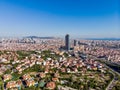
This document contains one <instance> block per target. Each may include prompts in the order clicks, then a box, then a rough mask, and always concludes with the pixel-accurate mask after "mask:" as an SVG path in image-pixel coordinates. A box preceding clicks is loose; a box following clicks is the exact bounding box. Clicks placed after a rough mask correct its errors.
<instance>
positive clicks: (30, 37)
mask: <svg viewBox="0 0 120 90" xmlns="http://www.w3.org/2000/svg"><path fill="white" fill-rule="evenodd" d="M24 38H31V39H33V38H37V39H54V38H55V37H38V36H27V37H24Z"/></svg>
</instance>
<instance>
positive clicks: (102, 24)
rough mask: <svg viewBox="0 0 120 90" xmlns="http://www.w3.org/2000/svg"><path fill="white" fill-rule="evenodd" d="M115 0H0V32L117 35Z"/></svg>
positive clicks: (119, 21) (119, 14) (118, 21)
mask: <svg viewBox="0 0 120 90" xmlns="http://www.w3.org/2000/svg"><path fill="white" fill-rule="evenodd" d="M119 4H120V2H119V0H0V34H1V35H0V36H13V37H21V36H31V35H35V36H57V37H63V36H64V35H65V34H66V33H68V34H70V35H71V37H77V38H111V37H112V38H120V28H119V24H120V18H119V17H120V9H119Z"/></svg>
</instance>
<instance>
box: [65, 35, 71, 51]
mask: <svg viewBox="0 0 120 90" xmlns="http://www.w3.org/2000/svg"><path fill="white" fill-rule="evenodd" d="M69 39H70V38H69V34H67V35H66V36H65V49H66V50H67V51H69V50H70V40H69Z"/></svg>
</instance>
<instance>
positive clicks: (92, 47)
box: [0, 34, 120, 90]
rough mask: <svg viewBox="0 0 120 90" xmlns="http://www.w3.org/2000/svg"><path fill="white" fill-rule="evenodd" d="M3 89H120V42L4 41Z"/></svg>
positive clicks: (0, 42)
mask: <svg viewBox="0 0 120 90" xmlns="http://www.w3.org/2000/svg"><path fill="white" fill-rule="evenodd" d="M0 90H120V41H119V40H86V39H84V40H83V39H71V38H70V35H69V34H67V35H66V36H65V39H62V38H55V37H44V38H43V37H35V36H31V37H24V38H20V39H19V38H12V39H8V38H1V39H0Z"/></svg>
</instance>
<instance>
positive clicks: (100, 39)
mask: <svg viewBox="0 0 120 90" xmlns="http://www.w3.org/2000/svg"><path fill="white" fill-rule="evenodd" d="M87 40H120V38H87Z"/></svg>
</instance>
